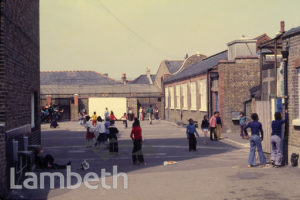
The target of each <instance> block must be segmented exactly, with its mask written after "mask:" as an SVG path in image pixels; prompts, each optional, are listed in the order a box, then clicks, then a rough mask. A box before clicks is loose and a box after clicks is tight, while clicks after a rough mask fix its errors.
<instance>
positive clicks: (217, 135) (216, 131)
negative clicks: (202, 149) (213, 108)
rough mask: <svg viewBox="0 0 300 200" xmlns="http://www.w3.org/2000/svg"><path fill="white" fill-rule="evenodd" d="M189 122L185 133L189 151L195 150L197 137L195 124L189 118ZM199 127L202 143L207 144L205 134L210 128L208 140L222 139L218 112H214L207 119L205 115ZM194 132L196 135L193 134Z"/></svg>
mask: <svg viewBox="0 0 300 200" xmlns="http://www.w3.org/2000/svg"><path fill="white" fill-rule="evenodd" d="M188 121H189V124H188V125H187V127H186V135H187V138H188V140H189V151H196V146H197V140H196V136H197V137H199V134H198V132H197V129H196V126H195V124H194V121H193V119H189V120H188ZM201 129H202V132H203V134H204V140H203V143H204V144H207V143H208V141H207V134H208V131H209V130H210V140H211V141H218V140H220V139H222V134H221V132H222V120H221V117H220V113H219V112H215V113H214V115H213V116H212V117H211V118H210V119H209V120H208V116H207V115H205V116H204V119H203V120H202V123H201ZM195 134H196V136H195Z"/></svg>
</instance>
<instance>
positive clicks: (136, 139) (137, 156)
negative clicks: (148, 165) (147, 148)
mask: <svg viewBox="0 0 300 200" xmlns="http://www.w3.org/2000/svg"><path fill="white" fill-rule="evenodd" d="M130 137H131V139H132V141H133V150H132V162H133V164H134V165H135V164H137V160H138V161H139V163H140V164H144V156H143V152H142V141H143V139H142V129H141V127H140V121H139V120H138V119H137V118H135V120H134V123H133V127H132V131H131V134H130Z"/></svg>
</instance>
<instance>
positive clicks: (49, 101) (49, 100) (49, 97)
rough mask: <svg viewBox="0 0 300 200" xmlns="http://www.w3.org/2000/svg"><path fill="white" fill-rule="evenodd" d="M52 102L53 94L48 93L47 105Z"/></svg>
mask: <svg viewBox="0 0 300 200" xmlns="http://www.w3.org/2000/svg"><path fill="white" fill-rule="evenodd" d="M51 102H52V98H51V95H47V99H46V103H47V105H50V104H51Z"/></svg>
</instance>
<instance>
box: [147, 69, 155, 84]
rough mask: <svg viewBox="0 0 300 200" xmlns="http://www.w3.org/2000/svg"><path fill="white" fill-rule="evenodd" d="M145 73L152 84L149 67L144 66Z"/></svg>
mask: <svg viewBox="0 0 300 200" xmlns="http://www.w3.org/2000/svg"><path fill="white" fill-rule="evenodd" d="M146 75H147V78H148V81H149V83H150V84H151V85H152V84H153V81H152V78H151V73H150V68H149V67H147V68H146Z"/></svg>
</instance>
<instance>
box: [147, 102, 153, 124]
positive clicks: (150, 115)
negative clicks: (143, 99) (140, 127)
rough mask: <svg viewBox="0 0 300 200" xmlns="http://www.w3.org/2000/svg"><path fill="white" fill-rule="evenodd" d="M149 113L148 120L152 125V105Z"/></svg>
mask: <svg viewBox="0 0 300 200" xmlns="http://www.w3.org/2000/svg"><path fill="white" fill-rule="evenodd" d="M147 113H148V118H149V121H150V124H152V116H153V108H152V105H150V107H149V108H148V110H147Z"/></svg>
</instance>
